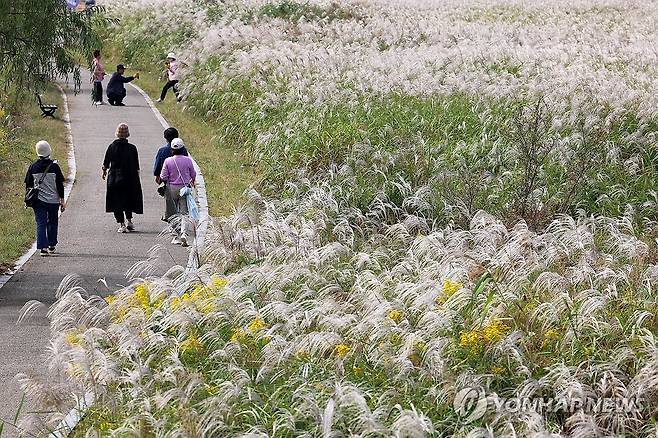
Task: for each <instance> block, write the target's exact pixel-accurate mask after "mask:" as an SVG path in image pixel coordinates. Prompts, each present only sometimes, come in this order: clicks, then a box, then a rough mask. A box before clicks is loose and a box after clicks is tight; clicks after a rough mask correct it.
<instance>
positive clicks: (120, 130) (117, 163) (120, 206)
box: [103, 123, 144, 233]
mask: <svg viewBox="0 0 658 438" xmlns="http://www.w3.org/2000/svg"><path fill="white" fill-rule="evenodd" d="M116 136H117V139H116V140H114V141H113V142H112V144H111V145H110V146H108V148H107V151H106V152H105V160H104V161H103V179H105V178H106V177H107V195H106V197H105V211H106V212H108V213H114V217H115V219H116V220H117V223H118V224H119V229H118V230H117V232H119V233H125V232H127V231H134V230H135V226H134V225H133V221H132V219H133V213H136V214H143V213H144V202H143V200H142V184H141V183H140V180H139V156H138V154H137V148H136V147H135V145H133V144H131V143H128V140H127V139H128V137H129V136H130V131H129V130H128V125H126V124H125V123H121V124H120V125H119V126H118V127H117V132H116ZM126 221H127V223H126Z"/></svg>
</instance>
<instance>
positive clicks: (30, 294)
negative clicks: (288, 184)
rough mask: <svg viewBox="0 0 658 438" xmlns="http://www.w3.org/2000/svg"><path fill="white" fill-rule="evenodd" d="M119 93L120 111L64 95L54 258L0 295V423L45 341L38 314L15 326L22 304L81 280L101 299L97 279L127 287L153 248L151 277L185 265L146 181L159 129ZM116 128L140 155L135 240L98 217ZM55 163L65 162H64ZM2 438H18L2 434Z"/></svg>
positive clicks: (48, 299)
mask: <svg viewBox="0 0 658 438" xmlns="http://www.w3.org/2000/svg"><path fill="white" fill-rule="evenodd" d="M106 82H107V81H106ZM126 88H127V90H128V96H127V97H126V99H125V101H124V102H125V103H126V105H127V106H126V107H111V106H109V105H103V106H101V107H93V106H92V105H91V101H90V93H91V90H90V84H88V83H87V84H83V89H82V91H81V93H80V94H78V95H77V96H74V95H73V93H72V92H69V91H70V90H69V91H67V94H68V97H69V107H70V116H71V125H72V132H73V142H74V145H75V156H76V162H77V176H76V182H75V185H74V186H73V191H72V192H71V195H70V198H69V201H68V208H67V210H66V212H65V213H64V214H63V215H62V216H61V217H60V227H59V230H60V235H59V241H60V243H59V245H58V247H57V249H58V255H57V256H54V257H39V256H38V255H34V256H33V257H32V258H31V259H30V260H29V261H28V262H27V263H26V264H25V265H24V266H23V268H22V269H21V271H19V272H18V273H17V274H16V275H15V276H14V277H13V278H12V279H11V280H10V281H9V282H8V283H7V284H6V285H5V286H4V287H2V288H1V289H0V384H1V388H2V394H3V400H2V402H1V403H0V419H5V420H7V419H9V420H11V419H13V416H14V415H15V413H16V409H17V408H18V406H19V403H20V400H21V397H22V393H21V391H20V388H19V385H18V383H17V382H16V381H15V379H14V376H15V375H16V374H17V373H20V372H29V371H37V372H38V370H39V369H40V368H42V367H43V365H42V363H43V353H44V351H45V350H46V348H47V344H48V340H49V337H50V332H49V328H48V320H47V319H46V317H45V312H46V311H45V309H40V310H39V311H38V313H37V314H36V315H35V316H32V317H31V318H29V320H27V321H24V322H23V323H22V324H21V325H16V320H17V318H18V316H19V313H20V309H21V307H22V306H23V304H25V302H27V301H29V300H39V301H41V302H43V303H44V304H46V306H49V305H50V304H52V303H53V302H54V301H55V299H54V294H55V290H56V289H57V287H58V285H59V283H60V281H61V280H62V278H64V276H65V275H67V274H69V273H77V274H79V275H80V277H81V278H82V279H83V283H84V284H83V287H84V288H85V289H86V290H87V292H88V293H90V294H100V295H108V294H109V291H108V290H107V289H106V288H105V286H104V285H103V284H102V283H100V282H98V279H101V278H104V279H105V281H106V282H107V284H108V285H109V286H110V288H113V289H116V287H115V286H116V285H119V284H120V285H126V284H128V280H127V279H126V278H125V272H126V271H127V269H128V268H129V267H130V266H132V265H133V264H134V263H135V262H138V261H140V260H146V259H148V255H147V252H148V250H149V249H150V248H151V247H152V246H153V245H155V244H157V243H161V244H164V245H165V246H166V247H167V248H168V249H169V254H167V255H166V260H165V259H164V257H163V259H162V260H161V261H160V262H159V264H158V270H159V271H160V272H156V274H161V273H164V271H165V270H166V269H167V268H168V267H171V266H172V265H174V264H180V265H182V266H185V265H187V258H188V252H187V251H186V250H185V249H184V248H180V247H176V246H173V245H170V244H169V241H168V239H164V238H160V237H158V234H159V233H160V232H161V231H162V230H163V228H164V226H163V222H162V221H161V220H160V216H161V214H162V212H163V207H164V202H163V200H162V198H160V197H159V196H158V195H157V193H156V190H155V183H154V181H153V178H152V176H151V174H152V165H153V158H154V156H155V152H156V150H157V148H158V147H160V146H161V145H162V143H163V142H164V140H163V138H162V132H163V128H162V125H161V124H160V122H159V121H158V120H157V119H156V117H155V115H154V114H153V112H152V111H151V109H150V108H149V106H148V105H147V103H146V101H145V100H144V98H143V97H142V96H141V95H140V94H139V93H138V92H137V91H136V90H135V89H134V88H132V87H126ZM60 116H63V112H62V113H60ZM120 122H126V123H128V125H129V126H130V138H129V141H130V142H131V143H133V144H135V145H136V146H137V148H138V150H139V159H140V167H141V169H142V171H141V175H142V190H143V192H144V215H136V216H135V226H136V228H137V232H135V233H130V234H118V233H117V232H116V229H117V226H116V224H115V222H114V217H113V216H112V215H111V214H109V213H105V182H104V181H102V180H101V176H100V175H101V165H102V162H103V157H104V155H105V150H106V148H107V146H108V145H109V144H110V142H111V141H112V140H113V139H114V132H115V128H116V126H117V124H119V123H120ZM181 134H183V133H181ZM55 158H57V159H59V160H60V161H65V160H66V157H55ZM29 405H30V403H29V401H28V406H29ZM25 410H26V409H24V410H23V411H24V412H25ZM8 429H9V430H8ZM4 436H8V437H11V436H17V434H16V431H15V430H12V428H11V427H8V426H5V435H4Z"/></svg>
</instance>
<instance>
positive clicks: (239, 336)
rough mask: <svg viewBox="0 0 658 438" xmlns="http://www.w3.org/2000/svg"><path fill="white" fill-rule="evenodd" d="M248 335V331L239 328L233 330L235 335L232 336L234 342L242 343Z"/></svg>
mask: <svg viewBox="0 0 658 438" xmlns="http://www.w3.org/2000/svg"><path fill="white" fill-rule="evenodd" d="M245 337H246V332H245V331H244V330H242V329H241V328H237V329H235V330H234V331H233V336H231V341H232V342H237V343H238V344H239V343H241V342H242V341H243V340H244V339H245Z"/></svg>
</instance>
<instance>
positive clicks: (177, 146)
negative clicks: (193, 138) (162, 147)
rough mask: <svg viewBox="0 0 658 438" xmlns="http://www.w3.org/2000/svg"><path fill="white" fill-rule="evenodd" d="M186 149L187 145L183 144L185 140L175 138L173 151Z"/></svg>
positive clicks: (172, 144)
mask: <svg viewBox="0 0 658 438" xmlns="http://www.w3.org/2000/svg"><path fill="white" fill-rule="evenodd" d="M184 147H185V143H183V140H182V139H180V138H175V139H173V140H172V141H171V148H172V149H183V148H184Z"/></svg>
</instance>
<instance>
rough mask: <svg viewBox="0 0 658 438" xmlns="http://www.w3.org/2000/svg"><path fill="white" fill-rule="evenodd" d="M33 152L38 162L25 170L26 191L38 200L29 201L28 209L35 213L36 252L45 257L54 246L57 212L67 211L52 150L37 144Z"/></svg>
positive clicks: (61, 178)
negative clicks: (35, 192)
mask: <svg viewBox="0 0 658 438" xmlns="http://www.w3.org/2000/svg"><path fill="white" fill-rule="evenodd" d="M35 149H36V152H37V156H38V157H39V158H38V159H37V160H36V161H35V162H34V163H32V164H31V165H30V168H29V169H28V170H27V174H26V175H25V190H26V191H28V190H30V189H33V188H36V189H37V199H35V200H33V201H30V203H29V206H30V207H32V209H33V210H34V219H35V221H36V223H37V249H38V250H39V253H40V254H41V255H42V256H47V255H50V254H53V253H54V252H55V247H56V246H57V229H58V227H59V210H61V211H64V210H66V204H65V202H64V175H63V174H62V169H61V168H60V167H59V164H57V161H53V160H52V159H51V158H50V155H51V154H52V148H51V147H50V144H49V143H48V142H47V141H45V140H41V141H39V142H37V144H36V146H35ZM26 198H27V197H26ZM26 204H28V201H27V199H26Z"/></svg>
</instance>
